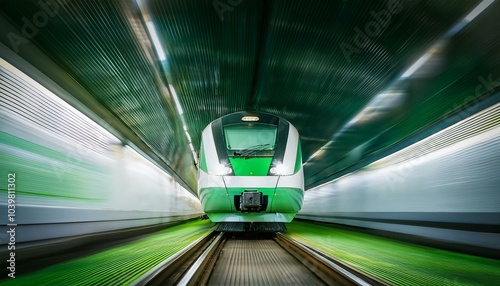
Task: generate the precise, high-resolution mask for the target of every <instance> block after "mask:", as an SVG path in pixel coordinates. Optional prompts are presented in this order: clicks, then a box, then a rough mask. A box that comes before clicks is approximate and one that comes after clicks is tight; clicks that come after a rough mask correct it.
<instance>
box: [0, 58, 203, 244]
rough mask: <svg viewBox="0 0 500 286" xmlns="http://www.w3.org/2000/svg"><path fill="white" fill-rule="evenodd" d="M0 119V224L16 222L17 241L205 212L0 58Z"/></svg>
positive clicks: (134, 155)
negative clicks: (10, 203)
mask: <svg viewBox="0 0 500 286" xmlns="http://www.w3.org/2000/svg"><path fill="white" fill-rule="evenodd" d="M0 122H1V124H0V136H1V137H0V160H1V165H0V176H1V179H0V183H1V192H0V196H2V199H1V200H0V202H1V203H0V214H1V215H0V218H1V223H2V225H3V226H2V228H5V225H6V224H7V223H16V224H17V227H16V242H18V243H19V242H27V241H35V240H42V239H51V238H62V237H69V236H75V235H82V234H90V233H97V232H104V231H112V230H117V229H125V228H132V227H139V226H150V225H155V224H160V223H165V222H171V221H177V220H185V219H188V218H192V217H196V216H199V215H201V214H202V213H203V212H202V208H201V205H200V203H199V200H198V199H197V198H196V197H195V196H194V195H192V194H191V193H190V192H188V191H187V190H186V189H184V188H183V187H182V186H180V185H179V184H178V183H177V182H176V181H175V180H174V179H173V178H172V177H171V176H169V175H168V174H167V173H166V172H164V171H163V170H161V169H160V168H158V167H157V166H156V165H154V164H153V163H151V162H150V161H148V160H147V159H145V158H144V157H143V156H141V155H139V154H138V153H137V152H135V151H134V150H133V149H132V148H130V147H128V146H124V145H122V143H121V142H120V140H118V139H117V138H116V137H115V136H113V135H112V134H111V133H109V132H108V131H107V130H105V129H104V128H102V127H101V126H100V125H98V124H97V123H95V122H93V121H92V120H90V119H89V118H88V117H86V116H85V115H83V114H82V113H80V112H79V111H77V110H76V109H74V108H73V107H71V106H70V105H68V104H67V103H66V102H64V101H62V100H61V99H60V98H58V97H57V96H56V95H54V94H52V93H51V92H50V91H48V90H47V89H45V88H44V87H43V86H41V85H40V84H38V83H37V82H35V81H34V80H32V79H31V78H29V77H28V76H26V75H25V74H23V73H22V72H20V71H19V70H17V69H16V68H15V67H13V66H11V65H10V64H9V63H8V62H6V61H5V60H3V59H0ZM101 124H105V123H104V122H101ZM9 173H15V174H16V175H15V176H16V177H15V178H16V179H15V180H16V181H15V221H14V222H7V218H8V216H7V212H8V210H7V196H8V193H7V192H8V191H7V177H8V174H9ZM0 233H1V234H2V235H3V236H4V237H5V234H6V231H5V229H2V230H1V232H0ZM6 242H7V240H5V239H2V244H5V243H6Z"/></svg>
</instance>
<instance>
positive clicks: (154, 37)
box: [146, 21, 165, 61]
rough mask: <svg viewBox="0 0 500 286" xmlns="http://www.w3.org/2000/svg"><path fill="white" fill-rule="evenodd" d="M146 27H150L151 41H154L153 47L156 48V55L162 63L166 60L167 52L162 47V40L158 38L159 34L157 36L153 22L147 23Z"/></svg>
mask: <svg viewBox="0 0 500 286" xmlns="http://www.w3.org/2000/svg"><path fill="white" fill-rule="evenodd" d="M146 26H147V27H148V31H149V35H150V36H151V40H153V45H154V46H155V50H156V53H157V54H158V59H159V60H160V61H164V60H165V52H164V51H163V48H162V47H161V43H160V38H158V34H156V29H155V26H154V25H153V22H151V21H148V22H146Z"/></svg>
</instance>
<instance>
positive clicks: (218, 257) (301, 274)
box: [134, 232, 385, 285]
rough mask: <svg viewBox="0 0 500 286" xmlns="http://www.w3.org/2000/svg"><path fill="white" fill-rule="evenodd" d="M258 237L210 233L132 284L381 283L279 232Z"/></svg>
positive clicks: (246, 234) (253, 235) (247, 234)
mask: <svg viewBox="0 0 500 286" xmlns="http://www.w3.org/2000/svg"><path fill="white" fill-rule="evenodd" d="M259 235H260V236H259V237H257V236H256V235H255V234H249V233H245V234H230V233H224V232H220V233H219V232H213V233H211V234H209V235H207V236H205V237H202V238H200V239H199V240H198V241H195V242H194V243H192V244H191V245H189V246H188V247H186V248H185V250H183V251H181V252H180V253H178V254H177V255H175V257H171V258H169V259H167V260H166V261H164V262H163V263H161V264H160V265H158V266H157V267H155V268H154V269H152V270H151V271H149V272H148V273H146V274H145V275H143V276H142V277H140V278H139V279H137V280H136V281H135V283H134V285H174V284H176V285H385V284H384V283H382V282H381V281H378V280H376V279H374V278H372V277H368V276H366V275H364V274H363V273H360V272H358V271H356V270H354V269H352V268H351V267H349V266H347V265H345V264H343V263H341V262H339V261H336V260H334V259H332V258H331V257H328V256H326V255H324V254H322V253H320V252H318V251H316V250H314V249H311V248H309V247H308V246H306V245H303V244H301V243H299V242H297V241H295V240H292V239H289V238H287V237H285V236H284V235H283V234H281V233H277V234H259ZM262 236H264V237H262Z"/></svg>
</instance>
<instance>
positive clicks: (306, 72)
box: [0, 0, 500, 187]
mask: <svg viewBox="0 0 500 286" xmlns="http://www.w3.org/2000/svg"><path fill="white" fill-rule="evenodd" d="M140 2H141V3H142V5H143V6H144V9H145V10H147V11H148V17H149V19H150V20H151V22H152V24H153V25H154V26H155V28H156V31H157V33H158V35H159V39H160V44H161V46H162V48H163V50H164V51H165V54H166V59H165V60H164V61H160V60H159V59H156V60H155V59H154V57H155V55H154V53H151V51H152V47H151V43H150V42H149V41H151V39H147V37H143V36H144V35H142V34H141V32H138V30H141V31H142V32H143V31H144V30H145V27H144V26H145V23H144V20H142V16H143V15H142V16H141V11H140V9H139V7H138V5H136V3H135V1H132V0H128V1H97V0H94V1H66V2H65V4H63V2H57V3H58V5H59V11H58V12H57V13H56V15H54V16H53V17H51V18H50V19H49V21H48V22H47V23H46V24H45V25H44V26H43V27H41V28H40V29H38V30H37V32H36V33H35V34H36V35H34V36H33V37H32V38H30V39H31V40H32V41H33V42H35V43H36V44H37V45H38V46H40V47H41V48H42V49H43V50H44V51H45V52H46V53H47V54H48V55H50V56H51V57H52V58H53V59H54V60H55V61H56V62H57V63H58V64H59V65H61V66H62V67H63V68H64V69H65V70H66V71H67V72H68V74H70V75H72V76H73V77H74V78H75V79H76V80H77V81H78V82H79V83H81V85H82V86H84V87H85V89H87V90H88V91H89V92H90V93H91V94H92V95H93V96H94V97H95V98H96V99H98V100H99V101H100V102H101V103H102V104H103V105H104V106H105V107H107V108H108V109H109V110H110V111H111V112H113V113H114V114H115V115H116V116H118V117H119V118H120V119H121V120H122V121H123V122H124V123H125V124H126V125H127V126H129V127H130V129H132V130H133V131H134V132H135V133H137V135H138V136H139V137H140V138H142V140H143V141H144V142H145V143H146V144H147V145H148V146H150V147H151V148H152V149H153V150H155V152H156V153H157V154H160V155H161V156H160V157H161V158H162V159H163V160H164V161H165V162H167V163H168V164H169V165H171V166H172V168H173V169H174V170H176V171H177V172H178V173H179V174H180V175H181V177H182V178H183V179H184V180H185V181H187V182H190V186H193V183H192V182H193V180H194V170H195V169H194V166H193V165H192V162H190V161H191V159H189V158H190V156H191V154H190V152H189V148H188V142H187V139H186V137H185V136H184V131H183V129H182V121H181V120H180V118H179V114H178V112H177V110H176V108H175V104H174V103H173V101H172V100H171V97H170V95H169V94H168V92H166V91H165V87H166V86H168V85H169V84H171V85H172V86H174V87H175V90H176V92H177V94H178V96H179V101H180V104H181V106H182V108H183V110H184V118H185V122H186V125H187V126H186V127H187V129H188V133H189V135H190V137H191V138H192V142H193V145H194V148H195V149H198V148H199V139H200V134H201V131H202V129H203V128H204V127H205V126H206V125H207V124H208V123H209V122H210V121H212V120H214V119H216V118H218V117H220V116H223V115H225V114H228V113H232V112H235V111H240V110H256V111H262V112H269V113H273V114H276V115H278V116H282V117H284V118H285V119H287V120H289V121H290V122H291V123H292V124H294V125H295V126H296V127H297V129H298V130H299V133H300V134H301V141H302V149H303V153H304V156H303V157H304V159H307V161H308V162H307V163H306V164H305V165H304V170H305V177H306V187H312V186H314V185H315V184H316V183H317V182H324V181H325V180H327V179H329V178H335V176H336V174H339V173H340V171H342V170H344V169H346V168H348V167H349V166H353V165H355V164H356V163H358V162H360V161H362V160H365V159H367V158H369V157H370V156H373V155H374V154H378V153H380V152H382V151H383V150H387V148H389V147H390V146H393V145H394V144H396V143H397V142H400V141H401V140H404V139H405V138H408V136H410V135H412V134H415V133H416V132H419V131H421V130H423V129H425V128H429V127H431V126H433V124H435V123H437V122H438V121H440V120H443V119H446V118H447V117H448V116H449V115H451V114H453V113H456V112H460V110H462V109H464V108H465V107H466V106H468V105H470V104H471V103H472V102H475V101H477V100H479V99H482V98H485V97H487V96H489V95H491V94H492V93H493V91H494V90H497V89H498V86H499V83H498V80H497V79H498V77H499V76H500V74H499V73H500V70H499V66H500V65H499V64H498V63H499V62H500V56H499V51H500V40H499V37H498V34H497V33H496V31H498V30H500V26H499V25H500V23H499V21H498V20H497V18H498V14H499V13H500V4H499V3H498V1H496V2H494V3H493V4H492V5H491V6H490V7H488V8H487V9H486V10H485V11H484V12H483V13H481V15H479V16H478V17H477V19H474V20H473V21H469V20H467V21H464V17H465V16H466V15H468V13H469V12H470V11H472V10H473V9H474V8H475V7H476V6H477V5H478V4H479V3H484V2H482V1H480V0H475V1H431V0H420V1H384V0H378V1H326V0H325V1H301V0H295V1H285V0H276V1H224V0H215V1H213V0H199V1H196V0H169V1H161V0H148V1H146V0H142V1H140ZM0 7H1V9H2V13H3V14H4V15H5V16H6V17H7V18H8V19H10V21H12V22H13V23H15V24H16V25H17V26H18V27H19V28H20V29H23V25H24V24H25V22H23V21H24V20H23V17H28V18H30V17H31V16H33V15H35V13H37V12H38V11H40V9H41V7H40V6H39V4H38V2H37V1H26V0H23V1H4V2H2V3H1V4H0ZM30 19H31V18H30ZM141 25H142V27H138V26H141ZM145 42H148V43H146V44H145ZM148 45H149V48H150V50H151V51H148V50H147V49H145V48H144V46H148ZM422 56H425V57H427V58H426V61H425V64H423V65H422V66H421V68H419V69H418V70H416V71H414V72H411V76H410V75H408V74H410V72H409V70H410V69H409V68H410V67H411V66H412V65H413V64H415V63H417V62H418V61H419V60H420V59H422V58H421V57H422ZM159 72H160V73H161V79H160V80H159V81H158V80H157V79H158V73H159ZM478 86H479V88H478ZM318 150H319V151H318ZM313 155H314V156H313Z"/></svg>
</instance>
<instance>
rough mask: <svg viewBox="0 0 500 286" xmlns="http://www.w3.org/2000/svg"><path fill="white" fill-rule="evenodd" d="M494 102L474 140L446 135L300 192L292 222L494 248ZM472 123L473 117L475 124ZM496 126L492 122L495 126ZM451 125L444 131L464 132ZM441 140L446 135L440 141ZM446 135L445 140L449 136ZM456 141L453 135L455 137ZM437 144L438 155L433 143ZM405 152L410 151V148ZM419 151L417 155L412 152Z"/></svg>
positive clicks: (498, 157)
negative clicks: (301, 200)
mask: <svg viewBox="0 0 500 286" xmlns="http://www.w3.org/2000/svg"><path fill="white" fill-rule="evenodd" d="M498 109H499V108H498V104H497V106H496V107H495V108H494V110H493V114H491V113H490V114H486V115H485V116H483V119H486V120H489V121H490V122H493V123H492V125H493V126H491V125H490V126H486V124H485V123H484V121H482V123H478V122H468V123H467V124H468V125H467V126H471V128H475V130H476V131H475V133H476V134H475V135H474V136H468V138H466V139H464V140H461V141H458V142H452V144H447V143H446V142H447V141H456V140H455V139H456V138H455V139H453V138H451V136H452V135H450V136H448V135H446V136H441V137H443V138H442V140H440V142H441V143H439V142H432V144H428V143H423V144H422V145H421V146H417V147H416V148H413V150H412V149H409V150H407V151H406V153H407V154H409V157H413V159H408V157H407V158H406V159H405V160H402V159H394V158H393V159H390V160H388V162H386V163H383V162H382V163H381V162H378V163H377V162H375V163H374V164H371V165H369V166H367V167H365V168H363V169H361V170H359V171H357V172H354V173H351V174H349V175H347V176H343V177H341V178H339V179H337V180H335V181H333V182H331V183H328V184H325V185H322V186H320V187H317V188H315V189H312V190H309V191H307V192H306V195H305V200H304V205H303V208H302V210H301V211H300V213H299V215H298V216H297V218H302V219H308V220H314V221H322V222H329V223H336V224H343V225H349V226H355V227H361V228H367V229H372V230H379V231H384V232H391V233H399V234H405V235H410V236H416V237H421V238H426V239H429V240H434V241H439V242H442V243H456V244H460V245H469V246H473V247H478V248H487V249H495V250H496V251H497V253H498V250H499V249H500V244H499V243H498V241H500V233H499V229H500V176H499V175H498V171H499V170H500V127H499V126H498ZM476 121H477V120H476ZM495 122H496V123H495ZM467 126H465V125H463V124H462V125H457V126H455V127H454V130H453V129H452V130H449V133H450V134H455V135H453V136H455V137H456V136H457V134H461V133H464V132H468V130H465V129H466V128H469V127H467ZM447 136H448V137H447ZM450 138H451V139H450ZM457 138H458V137H457ZM439 145H444V146H445V147H443V146H441V147H440V148H439V149H437V150H431V148H434V149H436V146H439ZM410 148H411V147H410ZM418 153H426V154H425V155H423V156H419V157H416V155H415V154H418Z"/></svg>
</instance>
